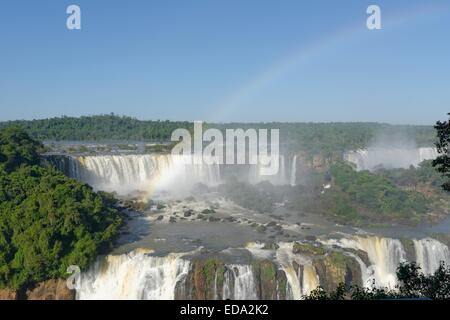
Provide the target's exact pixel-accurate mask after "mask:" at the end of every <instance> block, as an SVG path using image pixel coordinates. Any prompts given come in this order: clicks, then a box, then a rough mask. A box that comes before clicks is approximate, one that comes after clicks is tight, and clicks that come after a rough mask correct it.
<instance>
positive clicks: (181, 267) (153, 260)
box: [77, 250, 189, 300]
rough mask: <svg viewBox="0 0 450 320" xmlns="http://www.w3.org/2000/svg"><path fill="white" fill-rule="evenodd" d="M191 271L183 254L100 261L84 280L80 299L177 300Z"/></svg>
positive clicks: (140, 253) (136, 255) (131, 255)
mask: <svg viewBox="0 0 450 320" xmlns="http://www.w3.org/2000/svg"><path fill="white" fill-rule="evenodd" d="M188 271H189V261H187V260H184V259H182V258H181V255H179V254H170V255H168V256H166V257H154V256H150V255H148V254H147V253H146V252H144V251H142V250H140V251H139V250H138V251H133V252H130V253H128V254H124V255H120V256H113V255H110V256H107V257H105V258H99V259H98V261H97V262H96V263H95V264H94V266H93V267H91V269H90V270H89V271H88V272H86V273H84V274H83V275H82V277H81V281H80V283H81V288H80V289H79V290H77V299H80V300H84V299H89V300H97V299H99V300H113V299H114V300H115V299H120V300H173V299H174V297H175V287H176V285H177V283H179V282H180V281H183V280H184V279H185V277H186V275H187V274H188Z"/></svg>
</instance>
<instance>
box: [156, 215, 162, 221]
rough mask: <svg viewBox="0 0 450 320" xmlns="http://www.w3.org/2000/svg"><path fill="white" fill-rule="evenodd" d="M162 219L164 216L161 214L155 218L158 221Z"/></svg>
mask: <svg viewBox="0 0 450 320" xmlns="http://www.w3.org/2000/svg"><path fill="white" fill-rule="evenodd" d="M162 219H164V216H163V215H161V216H158V218H156V220H158V221H161V220H162Z"/></svg>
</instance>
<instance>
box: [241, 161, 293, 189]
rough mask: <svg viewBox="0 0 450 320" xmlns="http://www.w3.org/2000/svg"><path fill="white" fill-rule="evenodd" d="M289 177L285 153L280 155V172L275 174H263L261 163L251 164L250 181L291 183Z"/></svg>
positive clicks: (278, 183) (275, 183)
mask: <svg viewBox="0 0 450 320" xmlns="http://www.w3.org/2000/svg"><path fill="white" fill-rule="evenodd" d="M289 178H290V177H288V175H287V173H286V165H285V157H284V155H279V167H278V173H277V174H274V175H270V176H269V175H262V174H261V164H256V165H250V170H249V178H248V181H249V182H250V183H258V182H261V181H266V180H267V181H269V182H270V183H272V184H274V185H285V184H289V183H290V181H289Z"/></svg>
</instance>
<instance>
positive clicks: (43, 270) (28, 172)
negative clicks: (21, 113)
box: [0, 128, 122, 289]
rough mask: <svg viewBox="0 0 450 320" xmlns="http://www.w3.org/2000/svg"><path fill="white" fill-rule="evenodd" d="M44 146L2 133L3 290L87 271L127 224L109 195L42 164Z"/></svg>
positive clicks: (0, 250)
mask: <svg viewBox="0 0 450 320" xmlns="http://www.w3.org/2000/svg"><path fill="white" fill-rule="evenodd" d="M41 146H42V145H41V144H40V143H39V142H37V141H35V140H33V139H31V138H30V137H29V136H28V135H27V134H26V133H25V132H23V131H21V130H20V129H18V128H10V129H5V130H0V288H3V287H8V288H15V289H22V288H27V287H29V286H31V285H33V284H35V283H37V282H40V281H44V280H47V279H51V278H60V277H65V276H67V274H66V269H67V267H68V266H70V265H77V266H79V267H80V268H82V269H83V268H87V267H88V266H89V265H90V264H91V263H92V262H93V261H94V259H95V258H96V256H97V255H98V254H99V253H103V252H105V251H106V250H108V249H110V248H111V246H112V244H113V242H114V239H115V237H116V236H117V235H118V232H119V227H120V225H121V223H122V219H121V216H120V213H119V212H118V210H117V209H116V208H115V200H114V199H113V198H112V197H111V196H110V195H107V194H104V193H96V192H93V190H92V188H91V187H90V186H88V185H86V184H83V183H80V182H78V181H76V180H74V179H71V178H68V177H66V176H65V175H63V174H62V173H61V172H59V171H57V170H56V169H55V168H53V167H48V166H44V165H41V164H40V158H39V148H40V147H41Z"/></svg>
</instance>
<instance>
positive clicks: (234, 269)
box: [223, 264, 258, 300]
mask: <svg viewBox="0 0 450 320" xmlns="http://www.w3.org/2000/svg"><path fill="white" fill-rule="evenodd" d="M223 299H224V300H225V299H234V300H256V299H258V296H257V295H256V283H255V275H254V272H253V268H252V267H251V266H249V265H237V264H236V265H235V264H231V265H227V270H226V271H225V275H224V284H223Z"/></svg>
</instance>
